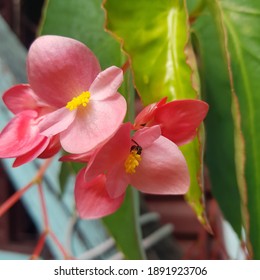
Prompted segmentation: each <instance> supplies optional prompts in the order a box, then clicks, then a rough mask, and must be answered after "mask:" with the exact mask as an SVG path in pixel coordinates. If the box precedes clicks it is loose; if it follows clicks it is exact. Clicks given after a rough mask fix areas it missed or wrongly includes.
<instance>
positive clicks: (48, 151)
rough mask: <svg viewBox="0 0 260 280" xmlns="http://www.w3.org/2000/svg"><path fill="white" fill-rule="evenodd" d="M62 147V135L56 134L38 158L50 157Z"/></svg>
mask: <svg viewBox="0 0 260 280" xmlns="http://www.w3.org/2000/svg"><path fill="white" fill-rule="evenodd" d="M60 149H61V145H60V137H59V135H55V136H53V137H51V138H50V141H49V144H48V146H47V147H46V148H45V149H44V151H43V152H42V153H41V154H40V155H39V156H38V158H50V157H53V156H54V155H56V154H57V153H58V152H59V150H60Z"/></svg>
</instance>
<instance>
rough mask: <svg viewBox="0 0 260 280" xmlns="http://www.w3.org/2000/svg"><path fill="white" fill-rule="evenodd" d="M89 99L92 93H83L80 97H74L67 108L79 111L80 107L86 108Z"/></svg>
mask: <svg viewBox="0 0 260 280" xmlns="http://www.w3.org/2000/svg"><path fill="white" fill-rule="evenodd" d="M89 98H90V92H88V91H83V92H82V93H81V94H80V95H78V96H76V97H73V99H72V100H71V101H69V102H68V103H67V105H66V108H67V109H69V110H70V111H72V110H75V109H77V108H78V106H80V105H82V106H83V107H86V106H87V104H88V103H89Z"/></svg>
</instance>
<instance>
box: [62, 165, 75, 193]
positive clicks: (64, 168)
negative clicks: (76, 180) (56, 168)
mask: <svg viewBox="0 0 260 280" xmlns="http://www.w3.org/2000/svg"><path fill="white" fill-rule="evenodd" d="M71 171H72V170H71V166H70V164H69V163H68V162H62V163H61V167H60V172H59V187H60V196H61V197H62V196H63V194H64V192H65V187H66V184H67V181H68V179H69V176H70V174H71Z"/></svg>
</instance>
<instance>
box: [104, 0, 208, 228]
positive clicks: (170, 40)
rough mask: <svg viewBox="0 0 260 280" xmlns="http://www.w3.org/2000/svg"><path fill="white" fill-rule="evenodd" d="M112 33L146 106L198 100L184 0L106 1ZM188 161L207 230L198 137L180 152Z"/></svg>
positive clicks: (194, 200)
mask: <svg viewBox="0 0 260 280" xmlns="http://www.w3.org/2000/svg"><path fill="white" fill-rule="evenodd" d="M104 8H105V10H106V16H107V25H106V27H107V28H108V30H109V31H111V32H112V34H113V35H114V36H115V37H116V38H117V39H118V40H119V41H120V42H121V44H122V48H123V49H124V51H125V52H126V53H127V54H128V56H129V60H130V64H131V67H132V70H133V74H134V82H135V86H136V89H137V91H138V93H139V95H140V96H141V98H142V101H143V102H144V104H148V103H151V102H154V101H158V100H159V99H161V98H162V97H165V96H167V97H168V101H171V100H173V99H183V98H193V99H194V98H197V97H198V93H197V92H196V90H195V89H194V87H193V86H194V85H193V84H192V83H193V81H195V79H194V77H193V75H192V69H191V68H194V67H191V66H195V64H194V63H192V65H188V64H187V60H189V61H194V60H192V57H193V56H192V49H191V48H190V46H189V24H188V17H187V12H186V7H185V2H184V1H180V0H165V1H161V0H154V1H147V0H132V1H117V0H107V1H104ZM182 151H183V153H184V155H185V157H186V160H187V162H188V166H189V170H190V176H191V182H192V184H191V187H190V191H189V193H188V195H187V196H186V197H187V200H188V201H189V202H190V204H191V206H192V208H193V209H194V210H195V212H196V214H197V216H198V218H199V220H200V221H201V222H202V223H203V224H204V225H205V226H207V228H209V226H208V222H207V219H206V214H205V205H204V199H203V180H202V178H201V174H202V163H201V159H202V148H201V145H200V142H199V141H198V139H197V138H196V139H195V140H194V141H193V142H192V143H190V144H188V145H186V146H185V147H183V148H182Z"/></svg>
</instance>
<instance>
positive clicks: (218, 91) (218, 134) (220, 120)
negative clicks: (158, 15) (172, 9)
mask: <svg viewBox="0 0 260 280" xmlns="http://www.w3.org/2000/svg"><path fill="white" fill-rule="evenodd" d="M194 28H195V32H196V35H197V37H198V41H199V44H200V50H199V54H200V59H201V61H202V63H201V64H202V67H201V78H202V81H204V83H202V88H203V91H205V97H206V101H207V102H208V103H209V106H210V110H209V113H208V116H207V118H206V132H207V138H206V162H207V166H208V168H209V173H210V179H211V185H212V192H213V195H214V196H215V197H216V198H217V200H218V202H219V204H220V207H221V209H222V212H223V214H224V216H225V218H226V219H227V220H228V221H229V222H230V223H231V225H232V227H233V228H234V230H235V231H236V233H237V234H238V235H239V236H240V235H241V211H240V196H239V190H238V184H237V178H236V166H235V144H234V139H235V132H234V129H235V126H234V122H233V116H232V112H231V104H232V95H231V89H230V83H229V77H228V71H227V64H226V60H225V56H224V53H223V51H222V49H223V48H222V46H221V43H220V40H219V39H218V33H217V29H216V26H215V25H214V19H213V18H212V16H211V15H210V14H209V12H207V14H205V15H203V16H202V17H200V18H199V19H198V20H197V21H196V24H195V26H194Z"/></svg>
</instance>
